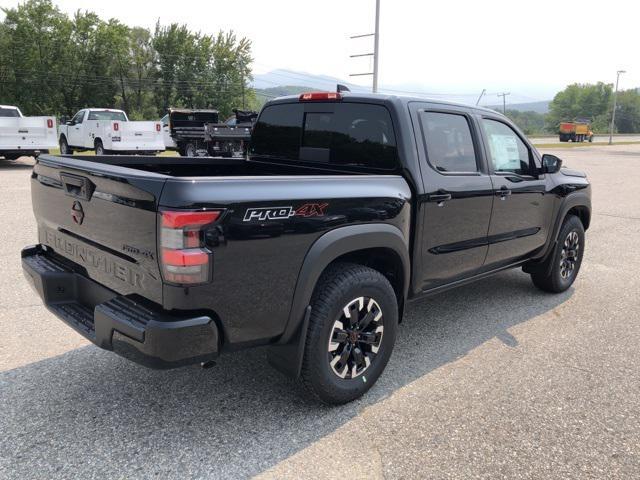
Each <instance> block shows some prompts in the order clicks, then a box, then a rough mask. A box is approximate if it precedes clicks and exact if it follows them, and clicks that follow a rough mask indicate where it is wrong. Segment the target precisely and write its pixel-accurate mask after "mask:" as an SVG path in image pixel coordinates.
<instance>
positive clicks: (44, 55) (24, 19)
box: [0, 0, 256, 119]
mask: <svg viewBox="0 0 640 480" xmlns="http://www.w3.org/2000/svg"><path fill="white" fill-rule="evenodd" d="M2 11H3V12H4V14H5V18H4V20H3V22H2V23H0V103H6V104H12V105H18V106H19V107H20V108H21V109H22V111H23V112H24V113H25V114H27V115H45V114H46V115H51V114H53V115H71V114H73V113H74V112H75V111H77V110H78V109H80V108H84V107H90V106H92V107H105V108H121V109H123V110H126V111H127V112H128V113H129V116H130V117H131V118H132V119H154V118H159V117H161V116H162V115H164V113H165V112H166V110H167V109H168V108H169V107H187V108H216V109H218V110H220V112H221V114H222V115H227V114H229V113H231V110H232V109H233V108H242V107H243V105H244V106H247V107H250V106H255V101H256V99H255V92H254V91H253V89H251V87H250V81H251V62H252V60H253V59H252V57H251V42H250V40H248V39H247V38H238V37H237V36H236V35H235V34H234V33H233V32H232V31H230V32H223V31H220V32H219V33H218V34H217V35H206V34H202V33H199V32H193V31H191V30H189V29H188V28H187V27H186V26H185V25H178V24H175V23H174V24H170V25H161V24H160V23H157V24H156V26H155V29H154V30H153V31H151V30H149V29H147V28H141V27H129V26H127V25H124V24H123V23H121V22H119V21H118V20H115V19H110V20H103V19H101V18H100V17H98V15H96V14H95V13H93V12H90V11H77V12H76V13H75V14H74V15H72V16H68V15H66V14H64V13H63V12H61V11H60V9H59V8H57V7H56V6H55V5H54V4H53V3H52V2H51V0H27V1H26V2H24V3H22V4H20V5H18V6H17V7H16V8H2Z"/></svg>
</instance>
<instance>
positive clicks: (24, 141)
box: [0, 105, 57, 160]
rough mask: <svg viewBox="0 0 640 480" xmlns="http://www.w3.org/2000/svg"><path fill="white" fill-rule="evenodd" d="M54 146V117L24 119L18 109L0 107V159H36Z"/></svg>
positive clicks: (6, 106) (7, 106)
mask: <svg viewBox="0 0 640 480" xmlns="http://www.w3.org/2000/svg"><path fill="white" fill-rule="evenodd" d="M56 146H57V143H56V119H55V118H54V117H25V116H24V115H22V112H21V111H20V109H19V108H18V107H13V106H9V105H0V157H4V158H6V159H7V160H15V159H16V158H18V157H22V156H23V155H26V156H34V157H37V156H38V155H39V154H40V153H49V149H51V148H56Z"/></svg>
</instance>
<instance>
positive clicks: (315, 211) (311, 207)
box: [243, 203, 329, 222]
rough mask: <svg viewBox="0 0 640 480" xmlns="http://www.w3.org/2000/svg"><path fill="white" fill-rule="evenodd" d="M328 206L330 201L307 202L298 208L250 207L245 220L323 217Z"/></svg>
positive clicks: (262, 220)
mask: <svg viewBox="0 0 640 480" xmlns="http://www.w3.org/2000/svg"><path fill="white" fill-rule="evenodd" d="M328 206H329V204H328V203H305V204H304V205H301V206H299V207H298V208H296V209H294V207H292V206H286V207H260V208H248V209H247V211H246V212H245V214H244V219H243V221H245V222H250V221H252V220H257V221H260V222H264V221H265V220H286V219H287V218H290V217H294V216H299V217H323V216H324V215H325V211H326V209H327V207H328Z"/></svg>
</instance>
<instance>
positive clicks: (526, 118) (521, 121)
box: [507, 110, 545, 135]
mask: <svg viewBox="0 0 640 480" xmlns="http://www.w3.org/2000/svg"><path fill="white" fill-rule="evenodd" d="M507 117H509V118H510V119H511V120H512V121H513V123H515V124H516V125H517V126H518V127H520V130H522V131H523V132H524V133H525V134H526V135H541V134H543V133H545V129H544V125H545V123H544V115H543V114H541V113H537V112H532V111H528V112H521V111H519V110H507Z"/></svg>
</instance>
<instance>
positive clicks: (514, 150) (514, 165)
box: [489, 134, 520, 170]
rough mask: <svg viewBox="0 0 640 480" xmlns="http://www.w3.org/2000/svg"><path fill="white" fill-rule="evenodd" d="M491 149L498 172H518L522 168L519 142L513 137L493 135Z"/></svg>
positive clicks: (490, 139) (490, 141) (490, 138)
mask: <svg viewBox="0 0 640 480" xmlns="http://www.w3.org/2000/svg"><path fill="white" fill-rule="evenodd" d="M489 148H490V149H491V157H492V158H493V164H494V167H495V169H496V170H517V169H519V168H520V153H519V151H518V142H517V140H516V137H514V136H513V135H496V134H493V135H491V136H490V137H489Z"/></svg>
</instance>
